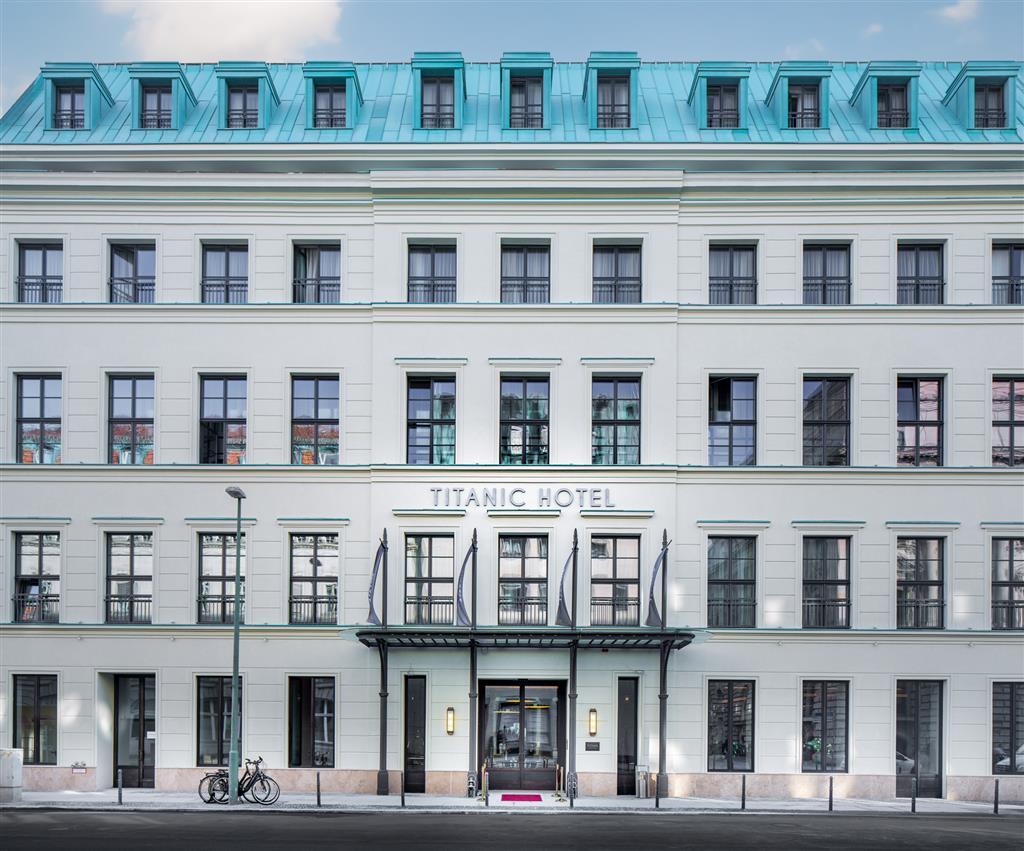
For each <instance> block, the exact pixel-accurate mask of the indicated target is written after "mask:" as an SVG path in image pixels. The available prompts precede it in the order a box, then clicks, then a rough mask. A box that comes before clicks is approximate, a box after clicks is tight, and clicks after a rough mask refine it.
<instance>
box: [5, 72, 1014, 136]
mask: <svg viewBox="0 0 1024 851" xmlns="http://www.w3.org/2000/svg"><path fill="white" fill-rule="evenodd" d="M80 64H82V65H83V67H86V64H85V63H80ZM146 64H147V63H125V64H96V65H94V66H93V65H88V66H87V67H88V68H90V69H91V68H95V72H96V74H97V75H98V78H99V80H100V81H101V83H102V85H103V86H104V87H105V89H106V91H108V92H109V93H110V96H111V98H112V100H113V103H112V105H106V106H105V107H104V108H103V109H102V111H101V113H100V115H99V116H98V118H97V119H96V121H95V122H94V123H91V124H90V126H89V129H84V130H54V129H48V123H49V122H48V121H47V117H46V108H47V107H46V104H47V102H48V99H47V95H46V78H45V77H44V74H43V73H41V74H40V76H38V77H37V78H36V80H35V81H34V82H33V83H32V84H31V85H30V86H29V88H28V89H27V90H26V91H25V93H24V94H22V96H21V97H20V98H18V100H17V101H16V102H15V103H14V105H13V106H12V107H11V108H10V109H9V110H8V111H7V113H6V114H5V115H4V116H3V118H2V119H0V144H4V145H24V144H29V145H31V144H44V145H45V144H57V145H65V144H66V145H76V144H87V145H117V144H216V143H229V144H239V143H254V144H260V143H262V144H286V143H294V144H310V143H316V142H329V143H344V142H353V143H419V142H423V143H432V142H433V143H436V142H449V143H452V142H453V143H484V142H535V143H544V142H553V143H587V142H638V143H658V142H666V143H677V144H678V143H691V142H716V143H722V142H751V143H765V142H808V143H819V144H820V143H872V142H873V143H900V142H904V143H906V142H910V143H961V142H975V143H985V142H989V143H991V142H1003V143H1005V142H1019V141H1021V140H1022V139H1024V86H1022V85H1021V83H1020V71H1021V67H1022V66H1021V63H1009V62H1002V63H996V64H998V65H999V66H1000V70H1001V73H1004V75H1005V76H1006V78H1007V79H1008V81H1009V83H1010V85H1009V86H1008V87H1007V89H1008V93H1009V96H1010V98H1011V99H1012V100H1011V101H1010V102H1009V103H1008V104H1007V107H1008V109H1007V112H1008V113H1009V114H1010V115H1011V116H1013V124H1012V125H1011V126H1010V127H1009V128H1006V129H1000V130H973V129H969V128H968V127H965V126H964V124H963V122H962V121H961V120H960V118H959V116H958V114H957V112H956V111H955V110H954V109H953V108H951V107H950V106H949V105H947V104H944V103H943V99H944V98H945V97H946V95H947V92H948V91H949V89H950V86H951V84H952V83H953V82H954V81H955V80H956V79H957V78H958V75H960V74H961V72H962V71H963V70H964V65H965V63H962V62H925V63H920V64H917V63H914V67H915V68H919V69H920V73H919V77H918V97H919V101H918V116H917V127H916V128H914V129H909V130H893V129H872V128H870V127H869V126H868V125H867V124H866V122H865V120H864V115H863V114H862V111H861V110H860V109H858V107H857V106H856V105H855V104H854V103H853V102H852V100H853V99H854V94H855V91H856V89H857V86H858V83H859V82H860V81H861V78H862V77H863V76H864V73H865V71H866V70H867V69H868V67H869V64H870V63H868V62H836V63H821V64H822V66H823V67H827V68H828V69H829V70H830V72H831V73H830V76H829V89H828V100H829V104H828V108H829V115H828V121H827V126H826V127H824V128H822V129H815V130H791V129H788V128H785V127H780V126H779V123H778V120H777V118H776V113H775V111H774V110H772V109H771V108H770V106H769V105H768V104H767V103H766V99H767V98H768V93H769V90H770V89H771V86H772V83H773V81H774V80H775V79H776V76H777V74H778V73H779V69H780V65H782V64H783V63H778V62H758V63H751V64H749V65H747V64H746V63H744V66H743V67H744V68H747V67H749V69H750V73H749V77H748V82H747V95H746V110H747V112H746V116H747V117H746V121H747V127H745V128H744V129H741V130H727V129H701V128H700V126H699V124H698V117H697V115H696V112H695V104H693V103H691V102H688V100H689V95H690V93H691V89H692V87H693V84H694V78H695V76H696V75H697V72H698V65H699V63H697V62H638V63H637V67H636V69H635V73H636V75H637V78H636V83H637V88H636V91H637V104H636V110H635V111H636V114H635V119H634V124H635V126H634V127H631V128H629V129H618V130H605V129H600V130H599V129H593V128H591V126H590V121H589V116H588V111H587V110H588V104H587V103H586V102H585V100H584V96H583V93H584V81H585V78H586V76H587V69H588V63H586V62H554V63H553V67H552V70H551V93H550V99H549V103H550V111H551V114H550V116H549V122H548V127H546V128H545V129H543V130H510V129H504V127H503V125H504V124H505V123H507V122H504V121H503V116H502V64H501V62H466V63H465V65H464V75H465V76H464V82H465V89H466V98H465V103H464V105H463V113H462V126H461V127H459V128H458V129H454V130H423V129H420V128H419V127H417V126H416V116H415V115H414V109H415V100H416V99H415V97H414V92H413V88H414V84H413V81H414V73H413V65H412V64H410V63H369V64H367V63H356V64H355V65H354V66H348V67H354V69H355V74H356V79H357V82H358V85H359V89H360V90H361V93H362V98H363V102H362V104H361V106H360V107H359V111H358V119H357V121H356V124H355V126H354V127H351V128H345V129H312V128H310V127H309V126H308V117H307V109H306V104H305V98H306V85H305V78H304V74H303V65H302V63H289V64H268V65H265V66H264V65H263V64H262V63H258V64H259V65H260V67H261V69H262V68H266V69H267V71H266V73H267V74H268V75H269V77H268V78H267V79H268V80H269V85H270V87H271V89H272V90H273V92H274V93H275V94H276V95H277V98H278V102H277V103H274V104H273V105H272V107H271V114H270V115H269V116H268V118H267V120H265V121H261V122H260V124H261V127H260V129H254V130H237V129H233V130H227V129H222V128H221V121H220V120H219V115H220V112H219V104H218V97H219V95H218V71H219V70H220V75H221V76H223V73H224V72H223V68H224V63H221V64H220V66H218V64H216V63H209V64H182V65H181V66H176V67H180V69H181V74H182V75H183V76H182V79H183V80H184V81H185V83H186V84H187V87H188V90H189V91H190V92H191V93H194V96H195V99H196V102H195V104H194V105H192V104H188V105H187V108H186V112H185V115H184V116H183V117H182V120H181V121H177V120H176V121H175V125H176V129H171V130H139V129H133V126H134V125H133V120H132V116H133V112H132V97H133V95H132V92H133V90H134V89H133V85H132V80H133V77H136V78H137V77H139V76H140V74H141V71H140V69H142V68H144V66H145V65H146ZM152 64H153V67H154V71H156V70H157V69H158V68H159V67H160V66H166V65H167V64H168V63H152ZM172 64H173V63H172ZM241 64H242V63H239V65H241ZM249 64H251V63H249ZM709 64H712V65H721V66H722V67H725V66H726V65H728V64H730V63H705V66H707V65H709ZM878 64H879V63H875V65H876V66H877V65H878ZM346 65H347V63H346ZM65 67H68V66H65ZM44 70H45V69H44ZM262 73H263V72H262V70H261V74H262ZM270 100H271V101H272V100H273V99H272V98H271V99H270Z"/></svg>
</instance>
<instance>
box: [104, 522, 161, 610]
mask: <svg viewBox="0 0 1024 851" xmlns="http://www.w3.org/2000/svg"><path fill="white" fill-rule="evenodd" d="M119 537H126V538H128V564H129V567H128V573H111V566H112V562H113V555H114V539H115V538H119ZM146 539H148V541H149V559H150V564H149V573H138V572H137V571H136V569H135V567H136V546H137V544H138V542H139V541H140V540H146ZM105 544H106V547H105V549H106V567H107V570H106V582H105V586H106V587H105V588H104V591H105V592H106V596H105V602H106V605H105V607H104V608H105V610H106V619H105V623H108V624H118V625H121V624H137V623H142V624H148V623H152V622H153V580H154V571H155V569H156V556H155V544H156V542H155V540H154V535H153V533H152V532H138V531H129V530H125V531H123V532H122V531H117V532H107V533H106V534H105ZM116 582H129V583H131V586H132V590H131V593H129V594H112V593H111V588H112V586H113V584H114V583H116ZM136 582H148V583H149V589H150V590H149V593H148V594H136V593H135V587H134V586H135V583H136Z"/></svg>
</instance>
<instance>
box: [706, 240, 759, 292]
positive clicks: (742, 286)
mask: <svg viewBox="0 0 1024 851" xmlns="http://www.w3.org/2000/svg"><path fill="white" fill-rule="evenodd" d="M740 252H743V253H747V254H749V255H750V257H751V259H752V261H753V262H752V263H751V269H752V271H753V274H750V275H738V274H736V271H735V270H736V255H737V254H738V253H740ZM713 254H727V255H728V257H729V274H728V275H712V274H711V265H712V264H711V255H713ZM708 303H709V304H744V305H746V304H757V243H756V242H745V243H736V244H731V243H718V244H712V245H710V246H709V247H708Z"/></svg>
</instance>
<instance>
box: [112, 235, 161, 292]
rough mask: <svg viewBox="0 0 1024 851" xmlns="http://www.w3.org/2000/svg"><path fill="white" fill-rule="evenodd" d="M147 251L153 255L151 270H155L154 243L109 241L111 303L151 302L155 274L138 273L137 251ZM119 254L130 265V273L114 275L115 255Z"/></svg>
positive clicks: (154, 288) (154, 285)
mask: <svg viewBox="0 0 1024 851" xmlns="http://www.w3.org/2000/svg"><path fill="white" fill-rule="evenodd" d="M140 251H148V252H150V253H152V255H153V270H154V272H155V271H156V245H154V244H153V243H152V242H138V243H135V242H112V243H110V280H109V282H108V284H109V295H110V303H111V304H152V303H153V302H154V300H155V299H156V275H155V274H154V275H139V274H138V271H139V252H140ZM117 254H120V255H121V258H120V259H121V260H122V262H125V263H128V264H130V265H131V268H132V271H133V273H134V274H132V275H119V276H115V275H114V259H115V255H117Z"/></svg>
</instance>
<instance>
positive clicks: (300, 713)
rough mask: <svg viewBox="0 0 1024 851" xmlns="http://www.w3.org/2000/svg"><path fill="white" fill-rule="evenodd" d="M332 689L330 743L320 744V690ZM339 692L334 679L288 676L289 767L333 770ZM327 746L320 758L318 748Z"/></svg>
mask: <svg viewBox="0 0 1024 851" xmlns="http://www.w3.org/2000/svg"><path fill="white" fill-rule="evenodd" d="M326 686H329V687H330V692H331V697H330V705H331V709H330V724H329V726H330V730H329V735H330V741H328V742H318V741H317V739H316V734H317V730H318V728H319V726H320V725H319V723H318V718H319V716H320V715H321V713H320V712H319V710H318V700H319V696H318V689H319V688H321V687H326ZM337 729H338V693H337V684H336V682H335V678H334V677H324V676H290V677H288V767H289V768H334V763H335V750H336V748H337ZM321 744H322V745H324V750H323V751H322V753H323V754H324V756H318V749H317V746H318V745H321Z"/></svg>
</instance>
